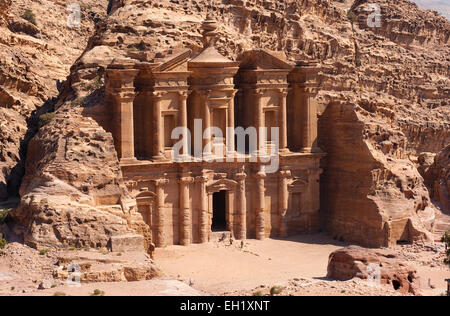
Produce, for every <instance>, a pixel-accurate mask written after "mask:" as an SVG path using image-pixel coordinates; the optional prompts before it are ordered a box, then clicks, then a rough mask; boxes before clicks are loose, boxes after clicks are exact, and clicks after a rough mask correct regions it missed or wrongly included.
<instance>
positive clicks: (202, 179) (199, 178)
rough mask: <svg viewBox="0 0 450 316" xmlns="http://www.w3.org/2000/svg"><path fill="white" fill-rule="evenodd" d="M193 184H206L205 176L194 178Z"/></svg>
mask: <svg viewBox="0 0 450 316" xmlns="http://www.w3.org/2000/svg"><path fill="white" fill-rule="evenodd" d="M195 182H200V183H206V182H208V178H207V177H205V176H198V177H195Z"/></svg>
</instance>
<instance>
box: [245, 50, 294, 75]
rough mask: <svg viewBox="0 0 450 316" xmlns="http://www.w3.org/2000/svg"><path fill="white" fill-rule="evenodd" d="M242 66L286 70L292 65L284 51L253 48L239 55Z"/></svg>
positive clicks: (248, 68)
mask: <svg viewBox="0 0 450 316" xmlns="http://www.w3.org/2000/svg"><path fill="white" fill-rule="evenodd" d="M238 61H239V62H240V68H241V69H246V70H286V71H290V70H292V69H293V66H292V65H290V64H289V63H288V62H287V60H286V57H285V56H284V54H283V53H282V52H271V51H268V50H264V49H260V50H251V51H247V52H244V53H243V54H241V55H240V56H239V57H238Z"/></svg>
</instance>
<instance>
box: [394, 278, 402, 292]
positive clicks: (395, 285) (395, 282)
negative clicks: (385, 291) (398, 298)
mask: <svg viewBox="0 0 450 316" xmlns="http://www.w3.org/2000/svg"><path fill="white" fill-rule="evenodd" d="M392 286H393V287H394V290H396V291H397V290H398V289H400V287H401V286H402V285H401V283H400V282H399V281H397V280H393V281H392Z"/></svg>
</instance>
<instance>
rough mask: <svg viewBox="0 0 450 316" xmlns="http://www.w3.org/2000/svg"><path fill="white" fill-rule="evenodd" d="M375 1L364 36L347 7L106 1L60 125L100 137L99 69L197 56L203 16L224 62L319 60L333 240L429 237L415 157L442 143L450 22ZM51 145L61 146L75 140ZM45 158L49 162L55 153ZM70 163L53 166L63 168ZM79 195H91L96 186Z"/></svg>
mask: <svg viewBox="0 0 450 316" xmlns="http://www.w3.org/2000/svg"><path fill="white" fill-rule="evenodd" d="M373 2H375V3H378V4H379V5H380V6H381V8H382V21H381V22H382V23H381V27H379V28H372V27H367V23H366V22H367V21H366V20H367V17H368V12H367V11H366V4H365V1H358V2H357V4H358V3H362V4H361V5H354V6H353V10H352V11H351V8H352V5H353V1H349V0H341V1H325V0H323V1H322V0H320V1H319V0H300V1H235V0H213V1H206V0H205V1H202V0H200V1H191V0H186V1H182V2H175V1H164V0H160V1H151V2H150V1H143V0H133V1H131V0H120V1H115V0H112V1H110V6H109V7H110V15H109V16H108V18H107V19H105V20H102V21H99V22H98V23H97V27H96V31H95V34H94V36H92V37H91V38H90V40H89V42H88V45H87V48H86V50H85V51H84V53H83V54H82V56H81V57H80V58H79V59H78V60H77V61H76V62H75V64H74V66H73V67H72V71H71V74H70V76H69V78H68V80H67V82H66V83H65V84H64V85H63V88H62V91H61V94H60V97H59V99H58V101H57V104H56V108H57V109H58V112H59V114H58V115H59V116H58V117H60V118H64V117H66V120H72V116H73V115H75V114H73V113H74V112H73V111H75V112H76V113H77V114H76V115H77V117H76V118H75V119H74V120H75V121H76V122H80V121H81V118H80V117H79V116H78V115H83V116H84V117H92V118H93V119H94V120H95V121H96V123H94V122H93V121H89V122H90V124H92V126H94V125H95V124H97V123H98V125H100V126H102V127H104V129H105V130H106V131H108V116H107V113H108V111H107V109H105V107H104V96H103V88H102V85H103V81H102V77H103V74H104V70H105V68H106V66H107V65H108V64H109V63H110V62H111V61H112V60H113V59H114V58H117V57H125V58H133V59H137V60H141V61H152V60H155V59H156V60H158V59H159V58H162V57H164V54H166V53H167V52H170V51H171V50H175V49H177V48H178V47H180V46H183V47H188V48H191V49H192V50H193V51H198V50H199V49H200V47H201V34H200V30H199V25H200V23H201V22H202V21H203V19H204V18H205V16H206V14H207V13H211V14H213V15H214V16H215V18H216V19H217V20H218V21H219V22H220V24H221V27H220V40H219V41H218V44H217V45H218V46H219V49H220V51H221V53H223V54H224V55H226V56H228V57H230V58H235V57H236V56H237V55H238V54H239V53H240V52H242V51H243V50H245V49H250V48H265V49H271V50H275V51H284V52H285V53H286V55H287V56H288V59H289V60H290V61H291V62H293V63H294V62H296V61H298V60H300V59H319V60H320V61H321V74H320V84H321V92H320V94H319V96H318V98H319V101H320V104H321V110H320V113H319V115H320V139H319V142H320V144H321V146H322V147H323V149H324V150H325V151H326V152H328V157H327V159H326V160H325V161H324V165H323V166H324V169H325V172H324V175H323V178H322V184H323V185H322V213H323V216H322V218H323V219H324V221H323V225H324V227H325V228H326V229H327V230H328V231H329V232H330V233H331V234H332V235H333V236H335V237H336V238H339V239H344V240H346V241H351V242H356V243H360V244H363V245H366V246H375V247H379V246H385V245H389V244H392V243H395V242H401V241H408V242H411V241H414V240H418V239H422V238H427V236H428V235H429V233H428V232H429V231H432V230H433V222H434V216H435V215H434V213H435V211H436V209H435V206H434V205H433V203H431V199H430V195H429V192H428V190H427V188H426V187H425V185H424V180H423V177H422V176H421V175H420V174H419V172H418V167H419V163H418V157H419V156H420V154H421V153H422V152H435V153H436V152H438V151H440V150H441V149H442V148H444V147H445V146H446V145H448V144H449V143H450V107H449V103H448V102H449V99H450V98H449V96H450V90H449V86H450V61H449V60H448V56H449V51H450V46H449V43H450V42H449V41H450V23H449V21H448V20H446V19H445V18H443V17H441V16H438V15H437V14H436V13H433V12H426V11H423V10H420V9H419V8H418V7H417V6H416V5H414V4H412V3H410V2H408V1H405V0H399V1H396V2H395V3H392V2H388V1H385V0H377V1H373ZM349 12H353V14H354V16H355V17H356V19H353V20H350V19H349V16H350V15H349ZM351 21H353V25H352V23H351ZM54 124H57V123H54ZM58 124H60V123H58ZM96 128H100V127H98V126H97V127H96ZM42 137H46V136H45V135H42V133H41V134H40V136H38V139H37V140H35V142H37V143H39V142H40V141H42ZM58 137H61V139H62V138H64V137H67V139H68V140H69V139H70V138H71V137H72V135H70V134H67V135H66V136H62V135H61V136H58ZM105 137H110V136H105ZM40 139H41V140H40ZM57 140H58V139H54V140H52V141H51V142H53V141H57ZM48 142H49V143H50V139H49V140H48ZM35 146H37V145H35ZM47 148H48V150H47V151H46V153H45V155H46V156H47V157H52V156H54V155H57V154H58V151H59V150H62V149H61V148H62V147H58V146H56V145H54V147H51V146H48V147H47ZM107 148H108V147H104V150H105V151H106V150H109V149H107ZM64 152H65V153H66V154H67V149H65V150H64ZM81 156H82V154H80V158H81ZM28 157H29V160H30V161H34V159H36V158H33V154H31V155H29V156H28ZM110 157H111V156H110ZM111 159H112V158H111ZM39 161H41V162H40V166H39V168H34V169H31V170H27V174H28V176H27V178H28V179H31V178H32V177H33V172H34V171H33V170H36V171H40V170H46V168H48V167H50V166H51V165H52V162H51V161H52V160H51V159H48V158H45V157H44V158H43V159H42V160H39ZM66 163H67V161H63V162H62V163H61V165H60V166H59V167H60V168H61V169H62V170H67V169H66V168H67V167H65V166H64V164H66ZM30 164H31V165H34V163H33V162H30ZM83 164H86V163H85V162H84V161H83V160H80V162H79V163H77V169H74V170H76V171H78V170H84V169H85V167H84V165H83ZM96 165H97V167H96V168H94V169H89V168H88V169H86V170H85V171H86V172H97V171H98V170H102V169H103V168H102V165H101V160H96ZM104 166H105V167H106V169H108V168H110V167H109V166H108V163H105V165H104ZM91 175H92V174H91ZM86 177H87V178H89V177H88V176H86ZM119 178H120V177H119ZM58 179H59V180H58V181H61V182H58V183H59V185H61V186H62V187H67V186H69V187H70V190H66V191H64V192H66V193H68V192H71V190H72V189H73V188H76V190H78V191H80V187H77V186H76V185H74V184H71V182H70V181H72V180H68V178H66V177H63V178H61V179H60V178H58ZM29 181H30V180H27V179H25V181H24V184H23V187H22V193H23V194H24V196H23V198H22V204H21V208H20V210H21V213H22V214H28V215H27V216H21V217H19V218H20V219H21V221H22V222H23V223H26V225H27V226H29V227H36V229H37V228H38V227H39V226H40V224H41V222H40V220H39V219H34V218H33V217H32V214H45V213H46V211H45V210H46V206H45V204H44V205H43V206H40V204H33V206H31V204H30V203H29V202H28V201H31V200H33V198H34V197H35V196H39V194H40V193H38V192H42V194H44V193H45V192H46V191H47V190H48V188H47V187H46V186H47V184H46V183H48V181H47V182H45V181H40V182H39V181H37V182H36V183H35V185H33V186H31V187H30V185H29ZM51 182H54V181H53V180H52V181H51ZM85 185H86V186H87V190H88V191H89V190H91V187H92V188H94V187H95V185H94V186H92V185H93V183H90V182H88V183H86V184H85ZM119 187H120V186H116V187H115V188H116V189H117V188H119ZM58 190H59V189H58ZM64 190H65V189H64ZM94 191H95V189H94ZM81 192H82V190H81ZM66 193H64V194H66ZM60 194H62V193H61V192H60ZM77 194H79V193H77ZM83 194H84V193H83ZM86 195H88V196H90V197H91V198H90V200H89V199H88V200H89V201H90V202H89V203H93V204H90V207H93V208H96V209H98V206H99V205H100V206H101V203H100V204H98V201H96V200H95V199H93V198H92V196H95V194H94V195H90V194H84V195H80V196H82V197H84V198H86ZM122 195H123V196H126V193H125V192H124V193H121V196H122ZM78 202H79V201H78ZM78 202H77V203H78ZM58 203H60V201H59V202H58ZM77 207H78V206H77ZM77 207H75V208H72V211H71V212H76V210H77ZM28 208H29V209H28ZM31 209H33V211H31ZM121 212H122V213H124V214H126V213H127V209H126V208H123V209H122V211H121ZM119 226H120V227H121V229H122V228H123V229H125V225H119ZM49 227H50V226H49ZM36 239H38V238H36Z"/></svg>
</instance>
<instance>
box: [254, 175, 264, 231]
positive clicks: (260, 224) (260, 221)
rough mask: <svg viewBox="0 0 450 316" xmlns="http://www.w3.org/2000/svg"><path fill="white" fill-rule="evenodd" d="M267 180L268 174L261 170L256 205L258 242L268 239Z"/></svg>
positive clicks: (258, 178)
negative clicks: (266, 219) (266, 212)
mask: <svg viewBox="0 0 450 316" xmlns="http://www.w3.org/2000/svg"><path fill="white" fill-rule="evenodd" d="M262 168H263V167H262ZM265 178H266V173H265V172H264V169H261V170H260V171H259V172H258V173H257V174H256V181H257V197H258V200H257V203H256V239H258V240H263V239H265V238H266V223H265V211H266V199H265V197H266V194H265V193H266V189H265V181H264V179H265Z"/></svg>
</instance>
